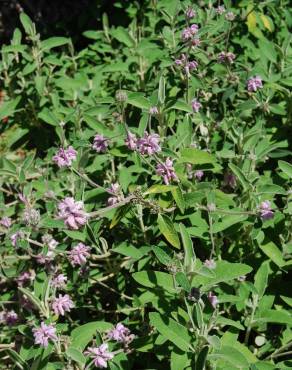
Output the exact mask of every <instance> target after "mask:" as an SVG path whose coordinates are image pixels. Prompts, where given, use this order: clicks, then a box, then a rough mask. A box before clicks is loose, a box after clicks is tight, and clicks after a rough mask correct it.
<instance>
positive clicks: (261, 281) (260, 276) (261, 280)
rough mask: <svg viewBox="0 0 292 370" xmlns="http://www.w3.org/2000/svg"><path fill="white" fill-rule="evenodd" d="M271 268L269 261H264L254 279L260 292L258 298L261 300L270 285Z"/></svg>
mask: <svg viewBox="0 0 292 370" xmlns="http://www.w3.org/2000/svg"><path fill="white" fill-rule="evenodd" d="M269 273H270V266H269V262H268V261H264V262H263V263H262V264H261V266H260V268H259V269H258V271H257V273H256V274H255V277H254V286H255V288H256V290H257V291H258V298H259V299H261V298H262V296H263V295H264V293H265V290H266V288H267V285H268V277H269Z"/></svg>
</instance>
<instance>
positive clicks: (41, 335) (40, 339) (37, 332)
mask: <svg viewBox="0 0 292 370" xmlns="http://www.w3.org/2000/svg"><path fill="white" fill-rule="evenodd" d="M32 332H33V335H34V343H35V344H40V345H41V346H42V347H48V344H49V339H50V340H52V341H53V342H56V341H57V340H58V338H57V335H56V328H55V327H54V326H53V325H46V324H45V323H44V322H42V323H41V326H40V327H39V328H34V329H32Z"/></svg>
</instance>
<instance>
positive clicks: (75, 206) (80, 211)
mask: <svg viewBox="0 0 292 370" xmlns="http://www.w3.org/2000/svg"><path fill="white" fill-rule="evenodd" d="M58 209H59V212H58V216H57V217H58V218H59V219H60V220H64V222H65V225H67V226H68V227H69V228H70V229H74V230H77V229H79V228H80V227H81V226H83V225H85V224H86V222H87V219H88V214H87V213H86V212H85V210H84V204H83V202H81V201H76V202H75V200H74V198H72V197H66V198H65V199H64V200H63V201H61V202H60V203H59V204H58Z"/></svg>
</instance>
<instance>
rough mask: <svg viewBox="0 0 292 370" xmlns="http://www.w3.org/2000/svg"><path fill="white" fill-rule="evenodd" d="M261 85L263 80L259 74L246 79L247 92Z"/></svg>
mask: <svg viewBox="0 0 292 370" xmlns="http://www.w3.org/2000/svg"><path fill="white" fill-rule="evenodd" d="M262 87H263V82H262V79H261V77H260V76H255V77H251V78H249V79H248V81H247V90H248V91H249V92H255V91H257V89H261V88H262Z"/></svg>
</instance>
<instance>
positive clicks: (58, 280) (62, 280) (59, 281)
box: [52, 274, 67, 288]
mask: <svg viewBox="0 0 292 370" xmlns="http://www.w3.org/2000/svg"><path fill="white" fill-rule="evenodd" d="M66 283H67V276H65V275H64V274H58V275H57V276H55V277H54V278H53V280H52V286H53V287H54V288H65V287H66Z"/></svg>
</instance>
